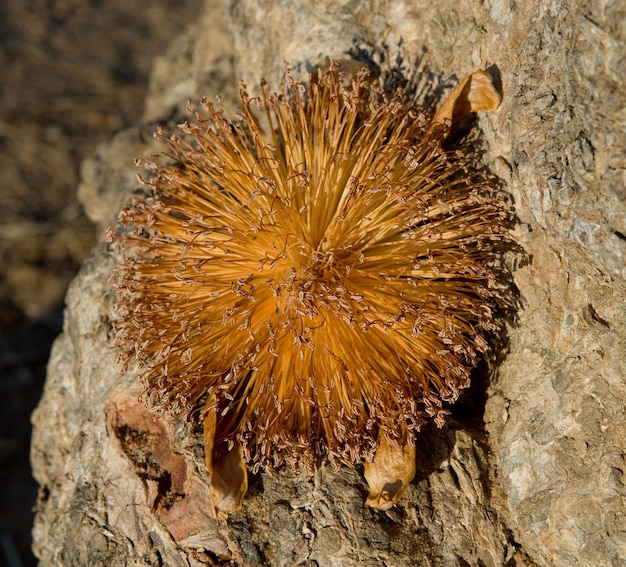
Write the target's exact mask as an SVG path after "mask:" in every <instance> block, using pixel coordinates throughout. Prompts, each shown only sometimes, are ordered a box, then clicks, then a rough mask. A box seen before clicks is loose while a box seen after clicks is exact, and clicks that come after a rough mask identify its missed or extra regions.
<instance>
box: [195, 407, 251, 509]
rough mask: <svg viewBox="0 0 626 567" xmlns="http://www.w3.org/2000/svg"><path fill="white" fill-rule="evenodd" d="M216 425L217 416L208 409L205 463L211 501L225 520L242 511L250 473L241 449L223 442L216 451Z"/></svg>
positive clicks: (205, 423) (205, 428)
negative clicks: (238, 510)
mask: <svg viewBox="0 0 626 567" xmlns="http://www.w3.org/2000/svg"><path fill="white" fill-rule="evenodd" d="M207 405H208V404H207ZM216 425H217V412H216V411H215V410H214V409H208V410H207V413H206V415H205V417H204V459H205V462H206V467H207V470H208V471H209V475H210V477H211V499H212V503H213V507H214V509H215V514H216V515H218V516H223V515H226V514H229V513H231V512H234V511H235V510H237V509H238V508H240V507H241V502H242V501H243V497H244V496H245V494H246V492H247V491H248V470H247V468H246V464H245V462H244V460H243V456H242V451H241V445H237V446H234V447H232V449H231V450H229V448H228V446H227V444H226V443H224V442H222V443H219V445H218V446H217V447H216V445H215V431H216Z"/></svg>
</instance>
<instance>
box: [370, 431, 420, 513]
mask: <svg viewBox="0 0 626 567" xmlns="http://www.w3.org/2000/svg"><path fill="white" fill-rule="evenodd" d="M364 476H365V480H367V484H368V485H369V487H370V493H369V496H368V497H367V501H366V502H365V504H366V505H367V506H371V507H372V508H378V509H379V510H389V508H391V507H392V506H393V505H394V504H395V503H396V500H398V498H400V496H401V495H402V493H403V492H404V489H405V488H406V487H407V485H408V484H409V482H411V481H412V480H413V477H414V476H415V447H414V446H413V445H411V444H410V443H406V444H405V445H404V446H402V447H400V446H397V445H394V444H393V443H392V442H391V441H389V440H388V439H387V438H386V437H385V436H384V435H381V439H380V445H379V446H378V449H376V454H375V455H374V459H373V460H372V461H371V462H366V463H365V470H364Z"/></svg>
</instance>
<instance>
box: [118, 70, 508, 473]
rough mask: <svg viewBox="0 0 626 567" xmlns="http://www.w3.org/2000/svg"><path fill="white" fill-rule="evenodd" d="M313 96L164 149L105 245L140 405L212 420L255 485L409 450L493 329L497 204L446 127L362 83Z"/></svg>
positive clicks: (187, 129) (320, 85)
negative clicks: (118, 248) (144, 191)
mask: <svg viewBox="0 0 626 567" xmlns="http://www.w3.org/2000/svg"><path fill="white" fill-rule="evenodd" d="M314 79H315V80H312V81H311V82H310V84H309V86H308V88H305V87H304V86H303V85H302V84H299V83H297V82H293V81H292V79H291V78H290V76H289V75H288V74H286V76H285V78H284V80H283V83H282V90H281V92H280V93H279V94H275V93H271V92H270V90H269V89H268V87H267V86H266V85H265V84H264V83H262V84H261V96H260V97H259V98H252V97H251V96H250V95H249V94H248V91H247V90H246V88H245V87H242V89H241V93H240V98H241V104H242V109H241V111H240V113H239V114H238V115H236V116H235V117H233V118H230V117H228V115H227V114H226V113H225V112H224V111H223V110H220V109H218V108H216V107H215V106H214V105H213V104H211V103H209V102H207V101H206V100H204V101H203V105H204V109H205V112H206V116H205V117H202V116H200V115H196V116H195V118H194V120H193V121H190V122H187V123H185V124H183V125H181V127H180V128H181V130H182V132H183V134H184V135H183V136H173V137H171V138H165V137H164V136H163V134H162V133H159V134H158V135H159V137H162V138H163V139H165V141H166V142H167V144H168V146H169V152H168V154H167V155H168V156H169V157H170V158H171V160H170V163H169V164H167V165H165V164H162V163H150V164H149V167H151V168H152V169H153V170H154V175H153V176H152V178H151V179H150V181H149V183H150V185H151V186H152V195H151V196H150V197H149V198H145V199H139V200H136V201H135V202H134V203H133V204H132V206H130V207H129V208H127V209H126V210H125V211H124V212H123V215H122V219H121V220H122V223H123V224H127V225H130V226H132V227H135V228H134V229H133V230H130V231H129V230H126V231H118V233H117V234H116V235H115V238H116V239H117V240H118V241H119V242H120V243H121V245H122V246H123V248H124V251H125V258H124V261H123V263H122V264H121V265H120V266H119V269H118V274H117V280H116V286H117V290H118V293H119V304H118V310H119V313H120V320H119V321H118V322H117V329H116V330H117V337H118V344H119V345H120V346H121V347H122V349H123V351H124V352H125V353H126V356H127V358H128V359H129V360H130V359H136V360H138V361H139V363H140V364H141V365H142V366H143V374H142V377H143V380H144V381H145V384H146V386H147V392H148V395H149V398H150V400H151V401H152V403H153V405H155V406H157V407H160V408H165V409H170V410H174V411H190V410H192V409H193V408H194V407H196V406H197V404H198V403H199V402H200V401H202V400H206V411H207V412H212V415H213V416H214V417H215V425H214V440H213V441H214V446H213V447H214V450H215V449H216V448H217V449H219V446H220V444H222V445H223V446H224V447H227V448H228V449H232V447H234V446H235V447H241V454H242V457H243V459H244V460H245V461H247V462H248V463H250V464H251V465H252V466H253V467H255V468H256V467H259V466H262V467H269V468H272V467H275V466H278V465H280V464H281V463H283V462H285V461H287V462H292V463H295V464H296V465H301V466H302V465H303V466H305V467H310V466H312V465H313V464H314V462H315V460H316V458H317V457H318V456H320V455H326V456H327V457H328V459H329V460H330V461H331V462H333V463H335V464H340V463H344V464H353V463H357V462H362V461H364V460H371V459H372V456H373V455H374V453H375V451H376V449H377V447H378V446H379V444H380V442H381V441H380V440H381V439H384V440H385V443H387V444H389V443H391V444H392V445H397V446H406V445H407V444H411V445H412V444H413V443H414V432H415V431H416V430H419V429H420V427H421V426H422V425H423V424H424V423H425V422H426V421H428V420H429V419H434V420H435V422H436V423H437V424H441V423H442V422H443V419H444V415H445V413H446V411H445V409H444V407H443V402H451V401H454V400H455V399H456V398H457V396H458V395H459V391H460V390H461V389H463V388H465V387H467V386H468V384H469V375H470V371H471V370H472V368H473V367H474V366H475V365H476V363H477V360H478V353H481V352H484V351H485V350H486V349H487V340H486V337H487V336H488V334H489V332H490V331H492V330H493V329H494V328H495V327H496V325H495V322H494V315H493V313H494V307H495V305H496V300H495V298H494V291H495V289H496V287H497V284H496V278H495V276H494V273H493V271H492V269H491V268H490V265H491V263H492V261H493V259H494V256H495V253H496V252H495V250H496V246H495V245H496V243H497V242H499V241H501V240H502V239H503V238H505V234H506V225H507V219H508V218H509V215H510V213H509V207H508V205H507V203H506V202H505V201H504V200H503V199H502V198H501V197H500V196H499V195H498V192H497V190H496V189H495V187H494V186H493V185H492V184H491V183H490V182H489V181H488V180H487V179H486V178H485V177H483V176H482V175H480V174H479V173H477V172H476V170H475V167H474V164H473V163H472V162H471V161H470V160H469V159H467V158H465V157H463V155H461V154H459V153H455V152H450V151H447V150H445V149H444V148H443V147H442V142H443V140H444V138H445V135H446V131H447V130H446V127H445V121H443V126H437V125H433V124H432V116H428V115H427V114H425V113H423V112H421V111H420V110H419V109H417V108H414V107H410V106H407V105H406V104H405V103H404V102H403V100H402V97H401V94H398V95H396V96H392V97H386V96H385V95H384V94H383V93H382V92H381V91H380V90H379V89H377V88H375V87H373V86H372V85H371V82H369V81H367V80H366V79H365V74H359V75H358V76H357V77H356V78H355V79H354V80H352V81H351V83H350V84H349V85H346V81H345V80H342V78H340V77H339V76H338V75H337V73H336V72H334V70H332V69H331V70H327V71H320V72H319V73H318V74H317V75H316V76H315V77H314ZM212 434H213V433H212ZM228 449H226V450H228Z"/></svg>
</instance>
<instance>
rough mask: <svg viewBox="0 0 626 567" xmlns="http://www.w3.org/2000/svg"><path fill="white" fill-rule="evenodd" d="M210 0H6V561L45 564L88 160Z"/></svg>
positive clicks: (129, 116)
mask: <svg viewBox="0 0 626 567" xmlns="http://www.w3.org/2000/svg"><path fill="white" fill-rule="evenodd" d="M201 8H202V1H201V0H151V1H150V2H129V1H128V0H106V1H103V0H54V1H51V0H0V566H7V567H26V566H32V565H36V560H35V558H34V556H33V555H32V552H31V551H30V543H31V537H30V530H31V526H32V522H33V508H34V505H35V500H36V496H37V485H36V483H35V481H34V480H33V479H32V477H31V472H30V464H29V460H28V453H29V444H30V432H31V430H30V414H31V412H32V410H33V409H34V407H35V405H36V404H37V401H38V400H39V397H40V395H41V392H42V388H43V385H44V380H45V371H46V361H47V359H48V355H49V352H50V348H51V346H52V342H53V340H54V338H55V337H56V336H57V335H58V334H59V333H60V332H61V329H62V324H63V297H64V295H65V291H66V288H67V286H68V284H69V283H70V281H71V280H72V278H73V276H74V275H75V273H76V272H77V270H78V269H79V267H80V265H81V262H82V261H83V259H84V258H85V256H86V255H87V254H89V251H90V249H91V248H92V246H93V245H94V244H95V239H96V238H97V235H96V234H95V231H94V230H93V228H92V226H91V225H90V222H89V220H88V219H87V218H86V217H85V215H84V214H83V212H82V211H81V208H80V205H79V204H78V202H77V200H76V188H77V184H78V171H79V164H80V162H81V160H82V159H83V158H85V157H89V156H90V155H91V154H92V153H93V152H94V151H95V149H96V147H97V146H98V144H99V143H101V142H104V141H106V140H108V139H109V138H110V137H111V136H112V134H114V133H115V132H116V131H118V130H120V129H123V128H125V127H126V126H129V125H131V124H133V123H135V122H137V121H138V120H139V118H140V117H141V113H142V108H143V99H144V95H145V91H146V88H147V82H148V77H149V73H150V69H151V64H152V60H153V58H154V57H155V56H156V55H158V54H160V53H163V52H164V51H165V50H166V49H167V47H168V44H169V43H170V41H171V40H172V39H173V38H174V37H175V36H176V34H178V33H181V32H182V31H183V30H184V29H185V28H186V27H187V25H188V24H189V23H190V22H193V21H194V19H195V18H196V17H197V15H198V14H199V12H200V10H201Z"/></svg>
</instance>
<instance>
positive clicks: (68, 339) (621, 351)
mask: <svg viewBox="0 0 626 567" xmlns="http://www.w3.org/2000/svg"><path fill="white" fill-rule="evenodd" d="M313 5H315V7H313ZM624 22H626V8H624V7H623V4H622V3H619V2H610V1H603V0H595V1H593V2H587V1H583V0H574V1H573V2H566V1H559V0H553V1H547V0H544V1H541V0H524V1H520V2H508V1H505V0H500V1H497V0H492V1H489V0H487V1H485V2H474V1H473V0H454V1H447V0H442V1H440V2H436V3H433V2H430V1H425V0H411V1H401V0H369V1H367V0H366V1H358V2H356V1H354V2H353V1H344V2H341V1H337V0H325V1H322V2H318V3H310V2H306V1H304V0H289V1H280V2H273V3H268V2H258V1H257V0H237V1H235V0H231V1H230V2H226V3H224V4H216V3H215V2H209V3H208V4H207V9H206V13H205V17H204V18H202V19H201V20H200V21H198V22H196V23H195V24H194V25H193V26H192V27H191V28H190V30H189V32H188V33H187V34H186V35H184V36H182V37H180V38H179V39H178V40H177V41H176V42H175V43H174V45H173V46H172V47H171V49H170V51H169V52H168V54H167V55H166V56H164V57H162V58H161V59H159V60H158V61H157V62H156V65H155V69H154V73H153V83H152V87H151V90H150V94H149V97H148V100H147V103H146V112H145V115H144V117H143V118H142V119H138V122H137V126H136V127H135V128H134V129H131V130H127V131H125V132H122V133H120V134H119V135H118V136H117V137H116V138H114V139H113V140H112V141H111V142H110V143H109V144H108V145H106V146H104V147H102V148H101V149H100V151H99V153H98V154H97V155H96V156H95V157H94V158H93V159H91V160H89V161H87V162H86V163H85V164H84V167H83V172H82V175H83V181H82V185H81V188H80V194H81V198H82V201H83V203H84V206H85V208H86V210H87V212H88V214H89V215H90V217H91V218H92V220H94V222H96V223H98V224H99V225H100V226H101V227H102V228H104V227H106V226H108V225H110V224H111V223H113V222H114V221H115V218H116V214H117V211H118V209H119V207H120V206H121V204H123V203H124V202H125V201H127V200H128V199H129V198H130V195H131V194H132V192H133V191H134V190H136V189H137V188H138V186H139V185H138V183H137V181H136V180H135V175H136V170H135V168H134V166H133V164H132V157H134V156H141V155H144V156H145V155H148V154H150V153H151V152H153V151H155V149H156V146H155V144H154V142H153V141H152V140H151V132H152V131H153V130H154V127H155V123H156V121H159V122H161V123H163V124H165V125H166V127H168V128H171V129H173V128H174V124H175V123H176V121H180V120H181V119H182V117H183V116H184V106H185V103H186V101H187V99H191V100H198V99H199V98H200V97H201V96H202V95H204V94H206V95H208V96H209V97H213V96H215V95H217V94H221V95H222V96H223V97H224V99H225V101H226V102H227V104H232V105H234V104H235V103H234V102H232V103H230V102H229V101H233V99H234V98H235V94H236V92H237V84H238V83H237V81H238V79H240V78H244V79H245V80H246V81H247V82H248V84H250V85H251V84H254V83H255V82H256V81H257V79H258V78H260V77H261V76H264V77H266V78H267V79H268V80H269V81H270V83H271V84H273V85H278V83H279V81H280V76H281V74H282V70H283V60H289V61H290V62H291V64H292V67H293V68H294V69H295V71H296V74H298V73H300V72H304V71H305V70H306V69H307V68H310V67H312V66H314V65H316V64H318V63H320V62H321V61H322V60H323V58H324V57H326V56H328V57H331V58H346V57H347V53H348V52H351V53H361V54H363V53H365V52H368V53H370V54H372V56H373V58H374V59H375V60H376V61H377V62H379V63H381V68H382V69H383V71H384V70H385V69H389V68H390V67H394V66H398V65H400V64H401V66H402V68H403V70H404V72H405V73H406V74H407V75H410V74H411V71H412V69H413V68H415V67H416V66H417V67H420V68H421V69H424V68H428V69H430V72H431V73H432V76H433V77H440V78H443V79H438V81H439V82H438V84H446V80H447V79H448V78H450V77H451V76H452V75H453V74H455V75H456V76H457V77H461V76H463V75H465V74H467V73H469V72H471V71H473V70H474V69H476V68H479V67H483V68H484V67H489V66H491V65H495V66H497V70H498V72H499V74H500V76H501V80H502V90H503V94H504V99H503V103H502V106H501V108H500V110H499V111H498V112H497V113H495V114H490V115H484V116H480V117H479V118H478V120H477V122H476V124H475V127H474V130H475V131H478V132H480V136H479V140H478V142H479V144H480V148H481V150H482V152H483V153H484V162H485V163H486V164H487V165H488V166H489V167H490V168H491V170H492V171H493V172H494V173H495V174H496V175H498V176H499V177H500V178H501V179H502V180H503V184H504V186H505V187H506V189H507V190H508V191H510V192H511V194H512V195H513V197H514V200H515V206H516V212H517V215H518V217H519V219H520V223H519V225H518V227H517V229H516V235H517V238H518V240H519V242H520V244H521V245H522V246H523V248H524V249H525V252H526V255H525V256H524V258H522V257H521V256H518V257H517V260H516V262H515V264H516V265H515V266H513V267H514V271H513V277H514V281H515V284H516V286H517V288H518V290H519V295H520V301H521V308H520V310H519V312H518V320H517V323H516V324H514V325H510V326H509V328H508V331H507V335H508V342H507V344H506V345H503V347H504V346H506V348H502V349H501V350H502V352H501V353H499V355H498V357H497V358H498V362H497V363H496V362H494V361H492V363H491V369H490V371H487V370H486V369H484V372H483V374H484V375H485V376H483V377H482V379H481V376H480V375H478V374H477V379H476V386H475V387H474V388H473V389H472V391H470V392H469V393H468V395H467V396H465V397H464V399H463V400H461V403H460V404H459V405H458V406H457V407H456V408H455V409H454V410H453V416H452V419H451V420H450V422H449V424H448V425H447V426H446V427H445V428H444V429H443V430H436V429H428V430H426V431H424V432H423V434H422V435H421V437H420V439H419V445H418V474H417V476H416V479H415V481H414V482H413V483H412V484H411V485H410V486H409V488H408V489H407V491H406V492H405V494H404V496H403V497H402V499H401V501H400V502H399V504H398V505H397V506H395V507H394V508H393V509H392V510H390V511H388V512H378V511H374V510H371V509H368V508H366V507H364V505H363V503H364V501H365V497H366V495H367V488H366V486H365V482H364V480H363V477H362V470H351V469H341V470H339V471H335V470H332V469H331V468H329V467H327V466H324V465H322V466H320V468H319V469H318V470H317V471H316V473H315V474H314V475H313V476H311V477H309V476H306V475H303V474H300V475H295V474H294V473H291V472H289V471H280V472H278V473H276V474H275V475H273V476H270V475H267V474H260V475H258V476H255V477H253V478H252V480H251V487H250V491H249V493H248V495H247V497H246V500H245V502H244V506H243V509H242V510H241V511H239V512H237V513H234V514H232V515H231V516H230V517H229V518H227V519H217V518H214V517H212V515H211V513H210V511H209V510H210V506H209V503H208V488H207V474H206V472H205V469H204V465H203V449H202V436H201V431H200V430H199V429H198V428H197V427H195V426H194V425H193V424H189V423H187V422H185V421H184V420H181V419H178V420H174V419H157V418H156V417H154V416H152V415H151V414H149V413H148V412H147V411H146V410H145V409H144V407H143V406H142V405H141V404H140V403H139V402H138V401H137V398H138V393H139V390H138V389H137V383H136V381H135V379H134V376H133V372H132V369H131V371H129V372H128V373H126V374H124V375H120V370H119V367H118V365H117V364H116V363H115V352H114V350H113V349H112V348H111V345H112V338H113V337H112V331H111V320H112V318H113V317H114V316H115V315H114V311H113V305H114V292H113V290H112V288H111V286H110V284H109V283H108V279H109V275H110V271H111V269H112V267H113V266H114V265H115V263H116V261H117V259H116V252H115V251H114V250H112V249H111V248H110V246H109V245H107V244H102V245H101V246H99V247H98V248H97V249H96V250H95V251H94V253H93V255H92V256H91V258H90V259H89V260H88V261H87V262H86V263H85V265H84V267H83V269H82V271H81V273H80V275H79V276H78V277H77V279H76V280H75V281H74V283H73V285H72V287H71V289H70V291H69V293H68V296H67V309H66V318H65V330H64V333H63V334H62V335H61V336H60V337H59V339H58V340H57V342H56V345H55V348H54V350H53V354H52V357H51V360H50V363H49V375H48V381H47V385H46V390H45V393H44V396H43V399H42V401H41V403H40V405H39V407H38V409H37V411H36V412H35V414H34V416H33V424H34V431H35V433H34V439H33V448H32V461H33V467H34V471H35V476H36V478H37V480H38V482H39V483H40V485H41V490H40V497H39V503H38V514H37V520H36V524H35V528H34V536H35V544H34V545H35V551H36V553H37V555H38V556H39V557H40V558H41V560H42V565H170V566H177V565H220V564H225V565H230V564H232V565H274V566H279V565H287V566H291V565H302V566H314V565H317V566H319V567H326V566H338V565H342V566H351V565H354V566H356V565H359V566H367V565H371V566H374V565H389V566H404V565H406V566H409V565H411V566H413V565H432V566H440V565H441V566H457V565H458V566H465V565H484V566H494V567H495V566H499V565H509V566H535V565H536V566H552V565H575V566H589V567H592V566H593V567H597V566H620V565H626V521H625V518H626V514H625V511H626V503H625V496H626V477H625V475H624V472H625V470H626V469H625V467H626V464H625V462H624V455H625V452H626V434H625V431H626V418H625V415H626V411H625V410H626V407H625V406H626V369H625V366H626V364H625V362H624V361H625V360H626V329H625V324H624V313H625V311H626V282H625V279H626V265H625V260H624V257H625V254H626V236H625V235H626V206H625V202H626V144H625V142H624V131H625V127H626V105H625V98H626V97H625V95H624V92H626V27H625V25H624ZM382 55H385V56H386V57H387V61H382V62H381V57H382ZM399 58H401V61H400V59H399ZM423 76H424V74H422V77H423ZM450 84H454V80H451V81H450ZM505 351H506V352H505ZM487 374H488V378H487Z"/></svg>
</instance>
